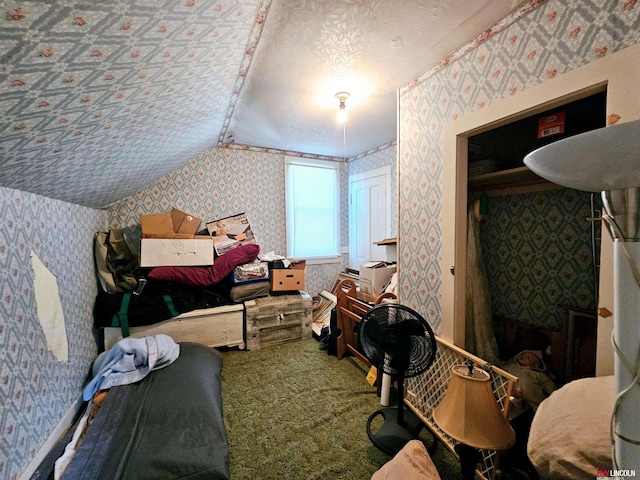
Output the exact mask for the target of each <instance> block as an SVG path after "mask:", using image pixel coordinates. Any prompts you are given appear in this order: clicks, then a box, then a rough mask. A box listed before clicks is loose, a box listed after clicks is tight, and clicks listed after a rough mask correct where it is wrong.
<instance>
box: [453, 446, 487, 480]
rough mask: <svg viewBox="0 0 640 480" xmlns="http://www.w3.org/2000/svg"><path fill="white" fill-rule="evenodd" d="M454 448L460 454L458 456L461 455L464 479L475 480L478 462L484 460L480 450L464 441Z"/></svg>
mask: <svg viewBox="0 0 640 480" xmlns="http://www.w3.org/2000/svg"><path fill="white" fill-rule="evenodd" d="M453 449H454V450H455V452H456V453H457V454H458V457H460V467H461V468H462V480H473V479H474V478H475V476H476V467H477V465H478V462H479V461H480V460H482V455H481V454H480V451H479V450H478V449H477V448H473V447H470V446H469V445H465V444H464V443H458V444H457V445H456V446H455V447H453Z"/></svg>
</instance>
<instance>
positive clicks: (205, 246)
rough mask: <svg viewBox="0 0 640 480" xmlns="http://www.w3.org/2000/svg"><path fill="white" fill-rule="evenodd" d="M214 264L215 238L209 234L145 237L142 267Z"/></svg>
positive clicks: (141, 244)
mask: <svg viewBox="0 0 640 480" xmlns="http://www.w3.org/2000/svg"><path fill="white" fill-rule="evenodd" d="M207 265H213V240H212V239H211V237H209V236H208V235H199V236H197V237H195V238H190V239H178V238H143V239H142V240H141V241H140V266H141V267H191V266H207Z"/></svg>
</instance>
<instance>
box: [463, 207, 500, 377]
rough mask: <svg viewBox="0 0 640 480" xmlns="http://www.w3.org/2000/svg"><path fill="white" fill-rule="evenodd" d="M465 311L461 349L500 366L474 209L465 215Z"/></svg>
mask: <svg viewBox="0 0 640 480" xmlns="http://www.w3.org/2000/svg"><path fill="white" fill-rule="evenodd" d="M467 217H468V218H467V308H466V328H465V344H466V345H465V348H466V349H467V350H468V351H469V352H471V353H473V354H474V355H476V356H478V357H480V358H482V359H483V360H486V361H487V362H489V363H492V364H494V365H499V364H500V359H499V357H498V343H497V341H496V337H495V335H494V333H493V320H492V315H491V292H490V290H489V282H488V280H487V275H486V271H485V267H484V261H483V259H482V250H481V248H480V228H479V227H480V224H479V217H480V215H476V213H475V212H474V208H473V207H471V208H470V209H469V214H468V216H467Z"/></svg>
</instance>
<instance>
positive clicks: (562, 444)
mask: <svg viewBox="0 0 640 480" xmlns="http://www.w3.org/2000/svg"><path fill="white" fill-rule="evenodd" d="M614 403H615V384H614V378H613V376H604V377H595V378H582V379H579V380H574V381H572V382H569V383H568V384H566V385H564V386H563V387H562V388H560V389H559V390H556V391H555V392H553V393H552V394H551V395H550V396H549V397H548V398H547V399H545V400H544V401H543V402H542V403H541V404H540V406H539V407H538V410H537V411H536V414H535V416H534V417H533V422H532V423H531V431H530V433H529V440H528V443H527V454H528V456H529V459H530V460H531V463H532V464H533V466H534V467H535V469H536V471H537V472H538V474H539V475H540V477H541V478H543V479H564V478H572V479H582V478H584V479H589V480H593V478H594V475H595V472H596V469H599V470H609V469H611V468H612V460H611V438H610V435H609V432H610V422H611V415H612V414H613V406H614Z"/></svg>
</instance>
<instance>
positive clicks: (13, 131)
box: [0, 0, 270, 208]
mask: <svg viewBox="0 0 640 480" xmlns="http://www.w3.org/2000/svg"><path fill="white" fill-rule="evenodd" d="M269 4H270V0H216V1H215V2H214V1H196V0H181V1H174V0H169V1H166V0H165V1H157V2H148V1H146V2H142V1H141V2H126V1H116V2H113V1H112V2H79V1H77V0H32V1H29V2H20V1H15V0H0V106H1V107H0V108H1V109H2V116H0V139H1V140H0V164H1V165H2V166H3V168H2V171H0V185H3V186H13V187H15V186H16V185H18V186H20V187H19V188H21V189H22V190H25V191H31V192H38V193H40V194H41V195H46V196H47V197H50V198H58V199H61V200H65V201H68V202H71V203H76V204H81V205H86V206H90V207H93V208H104V207H106V206H108V205H110V204H112V203H114V202H116V201H118V200H121V199H122V198H125V197H127V196H129V195H130V194H132V193H133V192H135V191H136V190H139V189H141V188H144V187H145V186H146V185H148V184H149V183H150V182H151V181H152V180H153V179H156V178H158V177H159V176H160V175H161V174H163V173H167V172H169V171H171V170H173V169H175V168H177V167H178V166H180V165H182V164H183V163H184V162H185V159H188V158H192V157H194V156H196V155H198V154H200V153H202V152H203V151H206V150H207V149H208V148H210V146H211V145H217V144H218V142H219V141H221V140H222V138H221V136H222V134H221V132H223V131H224V130H225V126H226V124H227V123H228V121H229V116H230V114H231V112H232V111H233V108H234V105H235V103H236V101H237V97H238V95H239V91H240V87H241V86H242V84H243V81H244V78H245V74H246V72H247V69H248V66H249V64H250V63H251V60H252V57H253V53H254V51H255V46H256V44H257V42H258V40H259V38H260V33H261V31H262V26H263V24H264V19H265V16H266V14H267V11H268V7H269ZM185 106H188V108H184V107H185Z"/></svg>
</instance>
